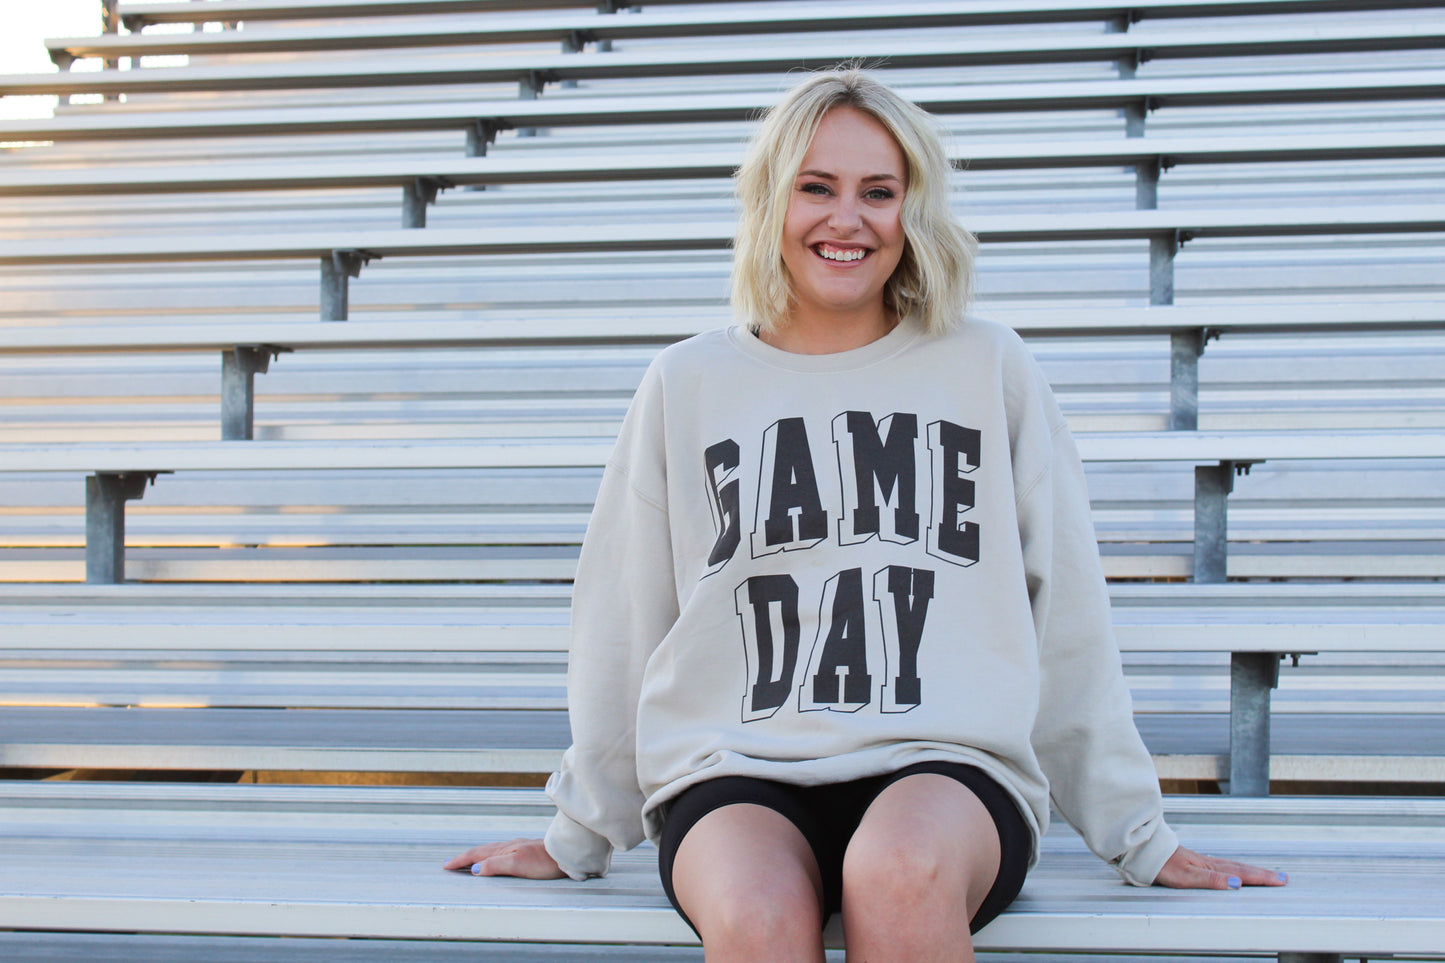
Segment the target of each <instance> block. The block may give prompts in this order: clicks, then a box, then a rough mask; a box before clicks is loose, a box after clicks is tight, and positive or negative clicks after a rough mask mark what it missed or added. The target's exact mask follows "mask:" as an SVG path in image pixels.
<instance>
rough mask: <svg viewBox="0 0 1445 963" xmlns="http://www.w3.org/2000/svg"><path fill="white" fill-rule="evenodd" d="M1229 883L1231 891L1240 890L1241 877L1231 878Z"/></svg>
mask: <svg viewBox="0 0 1445 963" xmlns="http://www.w3.org/2000/svg"><path fill="white" fill-rule="evenodd" d="M1228 883H1229V888H1230V889H1239V885H1240V883H1239V877H1238V876H1231V877H1229V880H1228Z"/></svg>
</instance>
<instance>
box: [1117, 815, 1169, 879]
mask: <svg viewBox="0 0 1445 963" xmlns="http://www.w3.org/2000/svg"><path fill="white" fill-rule="evenodd" d="M1178 848H1179V834H1178V833H1176V832H1174V830H1173V829H1171V828H1170V827H1169V824H1168V823H1166V822H1164V820H1163V819H1160V820H1159V828H1158V830H1157V831H1156V832H1155V833H1154V835H1153V836H1151V837H1150V838H1149V841H1148V842H1146V843H1144V845H1142V846H1139V847H1137V848H1136V849H1135V850H1134V851H1133V852H1130V853H1126V854H1125V855H1124V856H1123V857H1122V858H1120V859H1119V860H1118V862H1117V863H1115V866H1114V868H1115V869H1117V870H1118V871H1119V875H1120V876H1123V877H1124V881H1125V882H1127V883H1129V884H1130V885H1132V886H1153V885H1154V880H1155V879H1157V878H1158V877H1159V873H1160V871H1161V870H1163V869H1164V864H1165V863H1167V862H1169V857H1170V856H1173V855H1174V850H1176V849H1178Z"/></svg>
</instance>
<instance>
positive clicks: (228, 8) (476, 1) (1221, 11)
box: [119, 0, 1370, 32]
mask: <svg viewBox="0 0 1445 963" xmlns="http://www.w3.org/2000/svg"><path fill="white" fill-rule="evenodd" d="M676 2H682V3H688V2H694V0H669V4H671V3H676ZM706 2H712V0H706ZM1286 3H1287V4H1288V5H1287V6H1286V7H1283V8H1281V7H1280V6H1279V5H1278V4H1271V3H1261V2H1260V0H1212V2H1210V0H1160V2H1155V3H1151V4H1150V5H1149V7H1148V10H1147V16H1149V17H1161V18H1168V17H1200V16H1232V15H1247V14H1250V13H1256V12H1258V13H1271V12H1278V11H1279V10H1280V9H1284V10H1287V11H1289V12H1296V11H1298V12H1303V13H1311V12H1314V11H1316V10H1331V11H1332V10H1349V9H1359V8H1364V9H1370V7H1369V6H1368V3H1367V2H1366V0H1353V2H1351V0H1345V2H1341V0H1286ZM589 6H591V5H590V4H586V3H582V2H581V0H211V7H210V8H208V9H202V10H188V9H184V8H181V9H177V8H176V6H175V5H174V3H173V2H171V3H167V2H159V3H157V2H153V0H126V2H123V3H121V4H120V5H119V16H120V17H121V20H122V22H123V23H124V24H125V26H126V28H127V29H128V30H132V31H136V32H139V31H141V30H143V29H144V28H146V27H148V26H151V25H153V24H160V23H213V22H217V21H224V22H236V21H247V22H257V23H260V22H264V21H285V20H311V19H326V18H329V17H336V18H350V17H395V16H426V15H434V14H441V15H455V14H461V13H466V14H479V13H488V14H489V13H498V12H508V11H534V10H538V9H566V8H587V7H589ZM630 6H631V7H635V8H638V9H641V8H644V7H648V6H652V4H651V3H635V4H630ZM975 11H976V13H977V16H978V18H979V20H980V21H981V22H982V23H994V22H1004V23H1010V22H1023V23H1032V22H1068V21H1074V20H1094V19H1101V18H1102V19H1108V18H1110V17H1113V16H1115V15H1117V13H1118V8H1117V7H1116V6H1112V5H1109V4H1090V3H1068V2H1051V0H1042V2H1031V3H1028V4H1019V3H1017V2H1015V3H981V4H976V5H975ZM211 18H216V19H215V20H213V19H211Z"/></svg>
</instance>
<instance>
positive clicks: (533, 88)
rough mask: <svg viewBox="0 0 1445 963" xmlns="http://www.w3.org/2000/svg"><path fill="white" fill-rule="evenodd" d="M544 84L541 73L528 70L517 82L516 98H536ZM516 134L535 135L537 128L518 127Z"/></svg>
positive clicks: (519, 135)
mask: <svg viewBox="0 0 1445 963" xmlns="http://www.w3.org/2000/svg"><path fill="white" fill-rule="evenodd" d="M544 86H546V80H545V79H543V77H542V75H541V74H539V73H538V72H537V71H535V70H531V71H528V72H527V76H525V77H523V78H522V79H521V80H520V81H518V82H517V99H518V100H536V99H537V98H538V97H540V96H541V95H542V88H543V87H544ZM517 136H518V137H536V136H537V128H535V127H518V128H517Z"/></svg>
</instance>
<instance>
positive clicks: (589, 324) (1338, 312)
mask: <svg viewBox="0 0 1445 963" xmlns="http://www.w3.org/2000/svg"><path fill="white" fill-rule="evenodd" d="M975 310H976V311H977V313H978V314H979V315H980V316H982V317H986V318H989V319H991V320H995V321H999V322H1002V323H1005V324H1008V325H1009V326H1010V327H1012V328H1013V329H1014V330H1016V331H1018V332H1019V333H1020V334H1022V335H1023V336H1024V337H1026V338H1050V337H1053V338H1058V337H1077V338H1094V337H1129V336H1149V335H1160V334H1171V333H1173V332H1174V331H1182V330H1191V329H1209V330H1211V331H1217V332H1219V333H1220V334H1221V335H1226V334H1235V333H1238V334H1290V333H1313V332H1316V331H1320V332H1364V333H1370V332H1388V331H1411V330H1433V329H1438V328H1440V327H1441V326H1442V325H1445V303H1441V302H1439V301H1424V300H1422V301H1379V302H1368V301H1361V302H1357V303H1349V302H1340V301H1332V302H1320V303H1311V302H1302V303H1300V302H1296V303H1290V302H1284V303H1279V304H1265V303H1256V304H1240V305H1230V306H1228V307H1218V306H1214V305H1202V304H1191V305H1185V304H1175V305H1154V306H1149V307H1138V306H1119V307H1107V308H1101V307H1079V308H1034V309H1029V308H1017V307H1014V308H1010V307H1004V306H991V305H982V306H978V307H976V309H975ZM611 314H612V312H609V311H607V310H605V309H598V308H592V309H578V310H576V311H574V312H560V311H555V310H554V311H553V312H550V315H551V316H544V317H539V318H524V319H510V318H505V317H504V318H500V319H496V320H482V321H447V320H438V319H434V318H423V317H418V318H415V319H408V318H396V319H392V320H387V321H367V320H350V321H348V322H347V323H346V324H344V325H339V324H332V323H329V322H318V321H287V322H274V321H261V320H257V321H231V320H227V319H225V318H208V317H204V316H196V317H190V318H176V319H172V320H167V321H165V322H160V321H147V320H142V321H135V322H117V323H111V324H104V325H83V324H68V323H47V324H41V323H34V324H22V325H17V326H12V327H6V328H3V329H0V354H6V355H10V354H66V353H72V352H74V353H101V352H104V353H111V352H146V353H149V352H191V351H229V350H230V349H232V348H234V347H236V346H237V345H260V344H266V345H275V346H277V347H283V348H290V349H291V350H294V351H312V350H348V351H350V350H364V349H373V350H390V349H400V348H408V349H434V348H464V347H465V348H488V347H520V348H530V347H563V348H565V347H586V346H593V345H612V344H615V345H624V346H625V345H661V344H669V343H671V342H673V341H680V340H682V339H683V338H687V337H691V336H692V335H694V334H698V333H700V332H702V331H706V330H710V329H712V328H716V327H721V326H723V325H725V324H727V323H728V321H729V318H728V314H727V311H726V309H723V308H714V309H713V310H712V311H710V312H707V313H705V314H702V315H701V316H698V315H697V314H694V313H691V312H688V313H686V314H684V313H683V312H679V311H678V310H677V309H675V308H672V307H658V306H639V307H637V308H630V309H628V310H627V311H625V312H620V313H617V315H616V316H615V317H611V316H610V315H611ZM1206 357H1208V356H1206Z"/></svg>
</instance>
